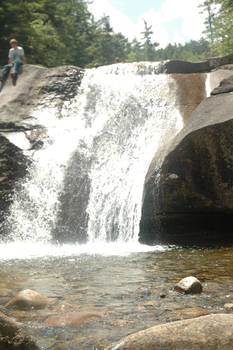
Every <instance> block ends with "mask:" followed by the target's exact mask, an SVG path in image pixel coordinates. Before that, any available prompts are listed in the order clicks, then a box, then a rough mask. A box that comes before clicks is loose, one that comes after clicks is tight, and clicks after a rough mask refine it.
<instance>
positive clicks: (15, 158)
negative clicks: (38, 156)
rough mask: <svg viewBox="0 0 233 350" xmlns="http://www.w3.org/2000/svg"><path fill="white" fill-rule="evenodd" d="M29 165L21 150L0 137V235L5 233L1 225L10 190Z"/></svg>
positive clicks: (9, 198) (24, 173) (8, 203)
mask: <svg viewBox="0 0 233 350" xmlns="http://www.w3.org/2000/svg"><path fill="white" fill-rule="evenodd" d="M29 164H30V160H29V159H28V158H27V157H25V156H24V155H23V153H22V150H21V149H19V148H18V147H16V146H15V145H13V144H12V143H10V142H9V141H8V140H7V139H6V138H5V137H3V136H1V135H0V169H1V172H0V234H4V233H6V232H5V228H4V227H3V226H2V225H1V224H2V223H3V218H4V214H6V212H7V209H8V207H9V205H10V203H11V193H12V190H13V188H14V187H15V184H16V181H18V180H19V179H20V178H22V177H24V176H25V175H26V173H27V166H28V165H29Z"/></svg>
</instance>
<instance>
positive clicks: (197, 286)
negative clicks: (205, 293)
mask: <svg viewBox="0 0 233 350" xmlns="http://www.w3.org/2000/svg"><path fill="white" fill-rule="evenodd" d="M174 289H175V290H176V291H177V292H179V293H185V294H199V293H201V292H202V285H201V282H200V281H199V280H198V279H197V278H196V277H193V276H189V277H185V278H183V279H182V280H180V282H179V283H177V284H176V285H175V286H174Z"/></svg>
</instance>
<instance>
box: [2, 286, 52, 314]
mask: <svg viewBox="0 0 233 350" xmlns="http://www.w3.org/2000/svg"><path fill="white" fill-rule="evenodd" d="M48 303H49V299H48V298H47V297H45V296H44V295H42V294H39V293H37V292H36V291H34V290H31V289H25V290H22V291H21V292H19V293H18V294H17V295H16V296H15V298H13V299H11V300H10V301H9V302H8V303H7V304H6V305H5V307H12V308H16V309H19V310H30V309H44V308H45V307H46V306H47V304H48Z"/></svg>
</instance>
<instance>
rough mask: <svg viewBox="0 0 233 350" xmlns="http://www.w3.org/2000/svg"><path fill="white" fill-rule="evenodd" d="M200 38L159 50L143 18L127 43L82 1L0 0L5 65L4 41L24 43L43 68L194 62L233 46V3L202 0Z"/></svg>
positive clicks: (0, 55) (0, 56) (0, 58)
mask: <svg viewBox="0 0 233 350" xmlns="http://www.w3.org/2000/svg"><path fill="white" fill-rule="evenodd" d="M200 12H203V13H204V14H205V16H206V21H205V27H206V30H205V32H204V33H203V38H201V39H200V40H199V41H194V40H191V41H190V42H188V43H186V44H184V45H181V44H169V45H168V46H167V47H166V48H159V43H157V42H153V40H152V36H153V31H152V26H151V25H150V24H149V23H147V22H146V21H144V30H143V32H142V33H141V34H142V39H141V40H140V41H139V40H138V39H136V38H135V39H134V40H133V41H132V42H130V41H129V40H128V38H126V37H125V36H124V35H123V34H121V33H115V32H114V30H113V28H112V27H111V23H110V20H109V18H108V17H106V16H105V17H103V18H101V19H100V20H98V21H97V20H95V19H94V17H93V15H92V14H91V13H90V12H89V11H88V6H87V2H86V1H84V0H18V1H15V0H4V1H2V2H1V4H0V33H1V37H0V65H4V64H6V63H7V60H8V58H7V56H8V50H9V39H10V38H16V39H17V40H18V42H19V44H20V45H22V46H23V47H24V50H25V53H26V56H27V61H28V63H31V64H40V65H43V66H46V67H53V66H58V65H64V64H69V65H76V66H79V67H84V68H85V67H93V66H94V64H95V63H98V64H99V65H104V64H111V63H113V62H114V58H115V57H119V60H120V61H122V62H135V61H161V60H167V59H182V60H188V61H197V60H200V59H204V58H206V57H208V56H210V55H212V56H213V55H224V54H228V53H231V52H232V47H233V1H232V0H205V1H203V3H202V5H201V6H200Z"/></svg>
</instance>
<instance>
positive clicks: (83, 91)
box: [8, 63, 183, 243]
mask: <svg viewBox="0 0 233 350" xmlns="http://www.w3.org/2000/svg"><path fill="white" fill-rule="evenodd" d="M157 69H158V64H157V63H154V64H153V63H150V64H149V63H141V64H119V65H113V66H107V67H100V68H98V69H91V70H88V71H87V72H86V73H85V75H84V78H83V80H82V84H81V87H80V88H79V90H78V93H77V96H76V97H75V98H74V99H73V100H72V101H70V102H66V103H64V106H63V110H62V112H61V113H62V115H63V119H57V118H56V111H54V108H53V107H51V108H50V107H46V108H44V109H42V110H36V111H35V112H34V117H36V118H37V120H38V122H39V123H40V124H41V125H43V126H44V127H45V128H46V129H47V134H46V137H45V138H44V147H43V149H42V150H39V151H36V152H33V154H32V159H33V164H32V166H31V169H30V171H29V175H28V177H27V179H24V180H23V181H22V183H21V189H20V190H19V191H17V192H15V194H14V201H13V204H12V206H11V209H10V210H11V214H10V216H9V218H8V227H10V231H11V232H10V234H9V235H8V239H10V240H14V241H21V240H23V241H24V242H25V241H28V242H30V243H31V242H39V243H41V242H44V243H45V242H47V243H48V242H50V241H51V240H52V239H53V233H54V231H59V223H58V218H59V219H60V217H61V216H62V213H61V210H64V205H63V209H61V202H60V199H61V197H62V196H64V195H65V194H66V191H69V196H70V198H69V203H73V206H75V205H76V206H77V207H80V206H82V205H83V206H84V208H83V211H84V212H86V216H87V218H88V220H87V221H88V222H87V224H86V223H80V222H77V224H75V223H74V222H73V223H72V225H71V226H72V227H74V226H76V227H77V226H80V227H81V229H82V230H85V228H83V226H84V225H85V224H86V226H87V227H86V235H87V237H88V241H89V242H106V241H120V242H123V241H125V242H129V241H130V242H137V241H138V234H139V222H140V217H141V206H142V193H143V185H144V179H145V176H146V173H147V170H148V167H149V165H150V162H151V160H152V158H153V156H154V154H155V152H156V151H157V149H158V147H159V146H161V145H164V146H165V147H166V146H167V145H168V144H169V142H170V141H171V140H172V138H173V137H174V136H175V134H176V133H177V132H178V131H179V130H180V129H181V128H182V126H183V121H182V118H181V115H180V113H179V111H178V106H177V104H176V103H177V98H176V83H175V81H174V80H173V79H172V77H170V76H168V75H164V74H159V75H158V74H155V73H156V70H157ZM75 152H78V154H79V159H81V160H78V162H79V161H80V164H79V167H80V169H81V170H82V169H84V168H85V174H84V175H83V174H82V175H81V176H83V178H81V177H80V178H79V174H78V173H77V171H73V173H71V174H70V175H69V176H70V178H71V180H70V182H69V186H71V187H73V188H75V190H74V191H73V193H72V189H71V190H70V189H68V188H65V187H64V184H65V179H66V176H67V171H68V167H69V165H70V163H69V162H70V160H71V159H72V156H73V155H74V153H75ZM158 158H159V156H158ZM157 166H159V162H158V165H157ZM80 173H82V171H80ZM85 177H86V178H88V183H89V191H87V192H88V193H87V194H86V195H85V194H83V189H82V184H83V182H85V181H86V179H85ZM76 183H78V187H77V185H76ZM79 192H80V193H79ZM72 196H73V197H72ZM83 196H86V197H87V196H88V199H87V204H84V201H83ZM79 198H80V199H79ZM74 200H76V202H75V201H74ZM85 205H87V207H85ZM78 209H80V208H77V212H78ZM65 210H66V209H65ZM67 210H68V209H67ZM72 211H73V212H74V213H75V208H72ZM65 216H66V217H68V216H69V213H65ZM74 216H75V215H74ZM74 220H75V218H74ZM60 221H62V220H60ZM63 221H64V220H63ZM60 225H64V222H62V224H60ZM62 229H64V228H63V227H62ZM70 230H71V228H70V227H69V226H67V227H66V228H65V231H66V234H67V235H69V231H70ZM77 231H78V229H77ZM77 235H78V232H77ZM77 240H78V237H77Z"/></svg>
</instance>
